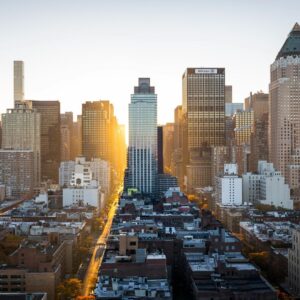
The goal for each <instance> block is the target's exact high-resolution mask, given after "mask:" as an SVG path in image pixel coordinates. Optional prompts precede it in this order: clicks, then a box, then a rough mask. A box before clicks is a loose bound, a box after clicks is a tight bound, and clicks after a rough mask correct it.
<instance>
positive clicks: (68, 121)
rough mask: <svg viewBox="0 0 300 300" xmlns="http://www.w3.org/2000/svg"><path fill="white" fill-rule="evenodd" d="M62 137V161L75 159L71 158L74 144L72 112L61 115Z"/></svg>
mask: <svg viewBox="0 0 300 300" xmlns="http://www.w3.org/2000/svg"><path fill="white" fill-rule="evenodd" d="M60 136H61V161H67V160H71V159H73V157H72V156H71V155H72V149H73V142H74V135H73V113H72V112H65V113H64V114H61V115H60Z"/></svg>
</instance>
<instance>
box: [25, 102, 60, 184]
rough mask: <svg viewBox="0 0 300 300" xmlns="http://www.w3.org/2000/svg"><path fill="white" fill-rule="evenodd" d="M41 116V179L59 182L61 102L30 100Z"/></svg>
mask: <svg viewBox="0 0 300 300" xmlns="http://www.w3.org/2000/svg"><path fill="white" fill-rule="evenodd" d="M28 102H29V103H30V105H31V106H32V108H33V109H36V111H37V112H38V113H40V116H41V132H40V135H41V138H40V139H41V180H42V181H47V180H52V181H53V182H55V183H58V169H59V165H60V151H61V138H60V102H59V101H51V100H50V101H39V100H29V101H28Z"/></svg>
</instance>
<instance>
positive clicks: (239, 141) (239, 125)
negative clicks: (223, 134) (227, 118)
mask: <svg viewBox="0 0 300 300" xmlns="http://www.w3.org/2000/svg"><path fill="white" fill-rule="evenodd" d="M233 120H234V137H235V143H236V145H243V144H247V145H250V136H251V133H252V132H253V126H254V112H253V110H248V111H237V112H236V113H235V115H234V117H233Z"/></svg>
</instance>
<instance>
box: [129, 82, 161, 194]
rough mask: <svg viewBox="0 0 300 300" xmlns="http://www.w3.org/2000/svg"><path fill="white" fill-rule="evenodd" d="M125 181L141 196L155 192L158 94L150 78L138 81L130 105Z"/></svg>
mask: <svg viewBox="0 0 300 300" xmlns="http://www.w3.org/2000/svg"><path fill="white" fill-rule="evenodd" d="M127 172H128V181H127V184H128V185H129V186H130V187H134V188H137V189H138V190H139V191H140V192H143V193H153V192H154V191H155V184H156V175H157V95H156V94H155V89H154V87H152V86H150V78H139V85H138V86H137V87H135V88H134V94H132V95H131V103H130V104H129V147H128V170H127Z"/></svg>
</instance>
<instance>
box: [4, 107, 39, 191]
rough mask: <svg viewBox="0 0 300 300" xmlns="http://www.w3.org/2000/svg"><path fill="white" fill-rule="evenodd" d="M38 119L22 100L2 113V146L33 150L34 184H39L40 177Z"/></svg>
mask: <svg viewBox="0 0 300 300" xmlns="http://www.w3.org/2000/svg"><path fill="white" fill-rule="evenodd" d="M40 119H41V118H40V114H39V113H38V112H37V111H36V110H35V109H32V108H31V107H30V106H29V105H28V103H23V102H17V103H16V105H15V108H14V109H8V110H7V112H6V113H5V114H2V148H3V149H13V150H31V151H33V156H34V173H33V175H34V176H33V183H34V185H35V186H39V184H40V178H41V134H40V128H41V127H40Z"/></svg>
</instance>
